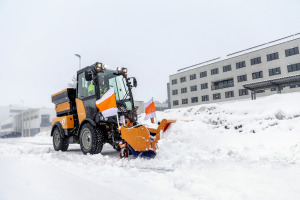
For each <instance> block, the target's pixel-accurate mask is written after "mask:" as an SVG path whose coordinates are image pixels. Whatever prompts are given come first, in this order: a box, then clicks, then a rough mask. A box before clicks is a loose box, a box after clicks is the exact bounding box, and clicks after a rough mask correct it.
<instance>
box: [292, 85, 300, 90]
mask: <svg viewBox="0 0 300 200" xmlns="http://www.w3.org/2000/svg"><path fill="white" fill-rule="evenodd" d="M298 87H300V84H297V85H291V86H290V88H291V89H292V88H298Z"/></svg>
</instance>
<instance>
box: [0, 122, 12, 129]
mask: <svg viewBox="0 0 300 200" xmlns="http://www.w3.org/2000/svg"><path fill="white" fill-rule="evenodd" d="M12 127H13V124H12V123H9V124H5V125H3V126H2V127H1V128H2V129H8V128H12Z"/></svg>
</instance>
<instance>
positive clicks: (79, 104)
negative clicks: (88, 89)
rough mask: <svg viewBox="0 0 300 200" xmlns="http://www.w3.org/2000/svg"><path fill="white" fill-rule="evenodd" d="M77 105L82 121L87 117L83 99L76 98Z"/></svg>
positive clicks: (79, 117) (79, 118) (80, 120)
mask: <svg viewBox="0 0 300 200" xmlns="http://www.w3.org/2000/svg"><path fill="white" fill-rule="evenodd" d="M76 107H77V114H78V120H79V123H81V122H82V121H83V120H84V119H85V118H86V112H85V107H84V104H83V101H82V100H80V99H78V98H76Z"/></svg>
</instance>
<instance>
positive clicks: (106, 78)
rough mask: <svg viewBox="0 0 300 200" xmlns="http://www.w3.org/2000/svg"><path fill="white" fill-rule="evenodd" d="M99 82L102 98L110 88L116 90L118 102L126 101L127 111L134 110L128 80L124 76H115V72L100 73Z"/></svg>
mask: <svg viewBox="0 0 300 200" xmlns="http://www.w3.org/2000/svg"><path fill="white" fill-rule="evenodd" d="M98 82H99V88H100V98H101V97H102V96H103V95H104V94H105V92H107V91H108V90H109V89H110V88H112V87H113V88H114V90H115V95H116V100H117V103H118V101H122V100H123V101H124V103H125V105H126V108H127V110H132V103H131V99H130V98H131V96H130V93H129V90H128V87H127V84H126V79H125V78H124V76H122V75H115V74H114V71H110V70H106V71H104V72H100V73H98Z"/></svg>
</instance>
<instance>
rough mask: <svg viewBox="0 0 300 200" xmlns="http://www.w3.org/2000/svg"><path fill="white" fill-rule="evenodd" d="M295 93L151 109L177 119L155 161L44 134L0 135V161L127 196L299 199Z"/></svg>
mask: <svg viewBox="0 0 300 200" xmlns="http://www.w3.org/2000/svg"><path fill="white" fill-rule="evenodd" d="M299 99H300V93H290V94H281V95H272V96H268V97H264V98H259V99H257V100H255V101H251V100H245V101H239V102H237V101H233V102H227V103H218V104H208V105H201V106H194V107H189V108H182V109H172V110H167V111H165V112H158V113H157V116H158V120H161V119H163V118H167V119H177V120H178V121H177V122H176V123H175V124H172V125H171V127H170V128H169V129H168V130H167V131H166V132H165V133H164V134H163V135H162V138H161V140H160V141H159V143H158V146H159V150H158V154H157V157H156V158H155V159H150V160H147V159H141V158H137V159H132V158H129V159H123V160H120V159H119V156H118V152H116V151H115V150H113V149H112V148H111V147H110V146H109V145H105V146H104V149H103V152H102V153H101V154H99V155H83V154H82V153H81V151H80V148H79V146H78V145H70V150H69V151H68V152H56V151H54V150H53V147H52V138H51V137H50V136H49V135H50V133H49V132H45V133H40V134H38V135H37V136H35V137H32V138H19V139H3V140H0V145H1V148H0V160H1V156H2V157H3V156H4V157H9V158H11V157H15V158H19V159H20V158H22V160H25V161H29V162H32V163H35V162H43V164H46V165H51V166H52V167H54V168H56V169H59V170H62V171H63V172H64V173H66V174H68V177H69V179H70V180H72V177H73V176H74V177H79V178H81V179H83V180H84V181H87V182H89V183H93V184H96V185H97V186H99V187H100V188H111V190H112V193H114V195H117V196H118V195H120V197H121V196H122V195H121V194H126V196H127V197H128V198H131V199H141V198H142V199H230V200H232V199H272V200H274V199H299V198H300V191H299V189H298V184H299V181H300V128H299V126H297V125H298V124H299V122H300V117H299V116H300V107H299V105H298V104H299ZM139 119H140V122H141V123H144V124H149V121H143V120H142V119H143V116H140V118H139ZM181 120H193V121H188V122H187V121H181ZM0 168H1V167H0ZM33 169H34V167H33ZM2 170H3V169H2ZM4 170H5V169H4ZM41 176H42V177H43V175H41ZM77 181H78V180H77V179H76V180H75V181H74V182H77ZM71 185H72V184H71ZM113 188H118V190H117V191H116V190H115V189H113ZM132 188H135V189H132ZM2 191H6V190H5V188H4V189H3V186H2V190H1V187H0V194H2ZM100 191H101V190H100ZM94 193H95V194H98V193H101V192H99V191H94ZM20 195H21V193H20ZM8 196H9V194H8ZM0 197H1V195H0ZM71 197H72V198H73V199H80V198H77V197H76V196H74V195H73V196H72V195H71ZM36 199H37V198H36Z"/></svg>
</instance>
